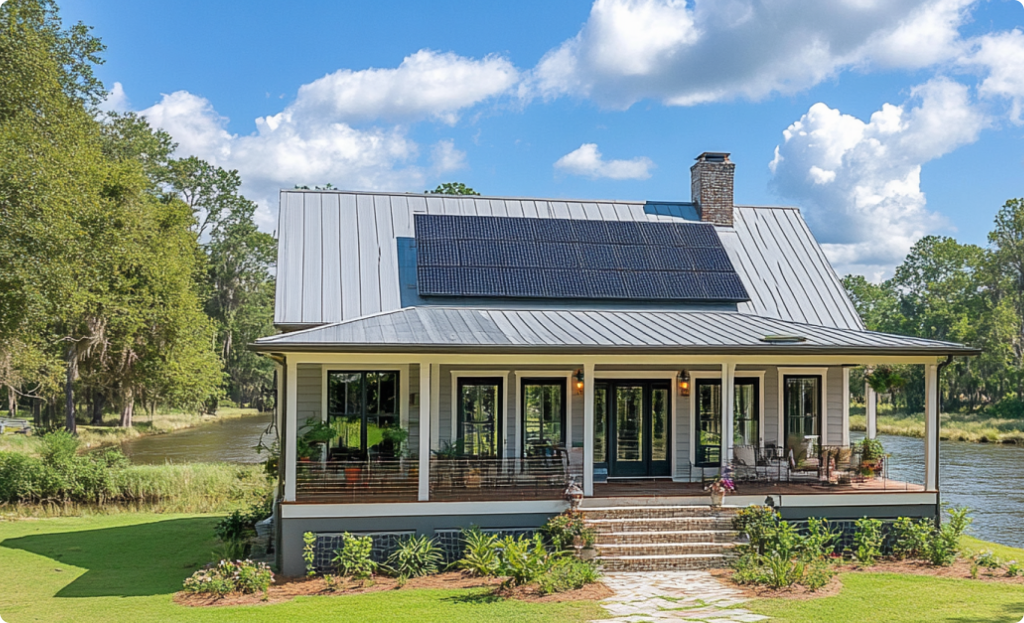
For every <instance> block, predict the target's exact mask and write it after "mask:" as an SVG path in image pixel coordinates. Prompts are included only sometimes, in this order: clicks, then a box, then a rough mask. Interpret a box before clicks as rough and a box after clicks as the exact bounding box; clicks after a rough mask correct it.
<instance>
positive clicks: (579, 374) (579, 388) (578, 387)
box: [573, 368, 583, 394]
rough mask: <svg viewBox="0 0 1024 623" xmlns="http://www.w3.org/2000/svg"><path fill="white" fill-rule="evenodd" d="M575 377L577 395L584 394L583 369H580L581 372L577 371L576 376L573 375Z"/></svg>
mask: <svg viewBox="0 0 1024 623" xmlns="http://www.w3.org/2000/svg"><path fill="white" fill-rule="evenodd" d="M573 376H574V377H575V379H576V393H577V394H582V393H583V369H582V368H580V369H579V370H577V371H576V374H575V375H573Z"/></svg>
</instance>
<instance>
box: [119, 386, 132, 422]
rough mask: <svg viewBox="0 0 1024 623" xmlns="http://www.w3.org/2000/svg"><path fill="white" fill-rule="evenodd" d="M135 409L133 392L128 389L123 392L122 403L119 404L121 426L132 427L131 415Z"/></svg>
mask: <svg viewBox="0 0 1024 623" xmlns="http://www.w3.org/2000/svg"><path fill="white" fill-rule="evenodd" d="M134 411H135V394H134V393H133V392H132V390H130V389H129V390H128V391H126V392H125V394H124V403H122V405H121V428H131V427H132V415H133V412H134Z"/></svg>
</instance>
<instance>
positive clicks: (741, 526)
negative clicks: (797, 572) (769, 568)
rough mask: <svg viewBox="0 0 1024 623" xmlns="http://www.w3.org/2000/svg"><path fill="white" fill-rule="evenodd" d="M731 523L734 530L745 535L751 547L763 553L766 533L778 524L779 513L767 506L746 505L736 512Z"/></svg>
mask: <svg viewBox="0 0 1024 623" xmlns="http://www.w3.org/2000/svg"><path fill="white" fill-rule="evenodd" d="M732 523H733V527H734V528H735V529H736V530H738V531H739V532H742V533H743V534H745V535H747V538H748V539H749V541H750V547H751V548H753V549H754V550H755V551H756V552H757V553H758V554H764V545H765V538H766V535H767V534H768V533H770V532H772V531H774V530H775V528H776V526H778V523H779V514H778V513H777V512H775V510H774V509H772V508H769V507H768V506H748V507H746V508H741V509H740V510H739V512H738V513H736V516H735V517H734V518H733V520H732Z"/></svg>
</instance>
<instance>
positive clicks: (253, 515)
mask: <svg viewBox="0 0 1024 623" xmlns="http://www.w3.org/2000/svg"><path fill="white" fill-rule="evenodd" d="M273 507H274V498H273V497H272V496H271V495H269V494H268V495H265V496H263V497H262V498H261V499H260V500H259V501H257V502H255V503H254V504H252V505H251V506H249V508H247V509H246V510H244V511H239V510H236V511H232V513H231V514H230V515H228V516H227V517H225V518H224V519H221V520H220V521H218V522H217V526H216V528H214V532H216V534H217V536H218V537H219V538H220V540H222V541H225V542H226V541H239V540H243V539H247V538H250V537H254V536H256V524H257V523H259V522H260V521H263V520H264V519H266V518H267V517H268V516H270V515H271V514H272V513H273Z"/></svg>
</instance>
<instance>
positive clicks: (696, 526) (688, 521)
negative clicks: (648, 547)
mask: <svg viewBox="0 0 1024 623" xmlns="http://www.w3.org/2000/svg"><path fill="white" fill-rule="evenodd" d="M584 523H585V524H586V525H587V526H588V527H590V528H593V529H594V531H595V532H597V533H599V534H602V533H606V532H664V531H667V530H668V531H671V530H674V531H683V530H687V531H688V530H732V529H733V524H732V519H730V518H728V517H626V518H616V519H584Z"/></svg>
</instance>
